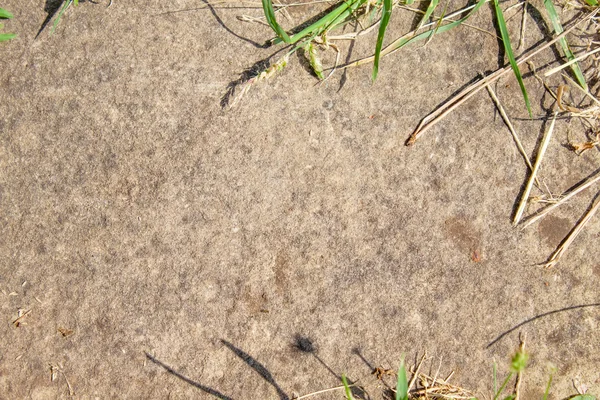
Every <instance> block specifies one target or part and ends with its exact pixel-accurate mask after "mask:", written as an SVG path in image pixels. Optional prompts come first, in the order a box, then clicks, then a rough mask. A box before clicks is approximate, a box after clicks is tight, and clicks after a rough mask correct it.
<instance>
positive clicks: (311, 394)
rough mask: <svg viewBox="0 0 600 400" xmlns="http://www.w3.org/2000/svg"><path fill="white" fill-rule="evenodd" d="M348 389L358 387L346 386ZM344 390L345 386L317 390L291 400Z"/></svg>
mask: <svg viewBox="0 0 600 400" xmlns="http://www.w3.org/2000/svg"><path fill="white" fill-rule="evenodd" d="M348 387H358V385H356V384H353V385H348ZM344 388H345V386H336V387H332V388H329V389H323V390H319V391H316V392H312V393H308V394H305V395H302V396H300V397H294V398H293V400H301V399H307V398H309V397H312V396H316V395H319V394H323V393H327V392H333V391H335V390H340V389H344Z"/></svg>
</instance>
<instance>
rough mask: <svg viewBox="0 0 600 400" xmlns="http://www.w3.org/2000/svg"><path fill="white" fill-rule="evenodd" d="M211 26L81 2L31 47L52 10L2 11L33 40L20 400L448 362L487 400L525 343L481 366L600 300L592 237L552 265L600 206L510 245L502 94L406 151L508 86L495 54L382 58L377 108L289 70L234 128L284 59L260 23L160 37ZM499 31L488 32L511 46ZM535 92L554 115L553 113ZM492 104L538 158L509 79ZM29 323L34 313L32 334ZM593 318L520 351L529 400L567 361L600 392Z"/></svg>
mask: <svg viewBox="0 0 600 400" xmlns="http://www.w3.org/2000/svg"><path fill="white" fill-rule="evenodd" d="M203 5H204V3H203V2H202V1H198V0H187V1H184V0H180V1H173V2H162V1H140V0H130V1H120V0H114V4H113V5H112V6H111V7H110V8H108V9H107V8H105V7H104V4H99V5H94V4H91V3H82V4H81V5H80V6H79V7H78V8H76V9H74V10H71V11H69V12H68V13H67V14H66V16H65V17H64V18H63V20H62V21H61V23H60V25H59V27H58V29H57V32H56V33H55V34H54V35H50V34H49V28H50V26H48V27H47V28H46V30H44V31H43V32H42V33H41V34H40V36H39V37H38V38H37V39H35V40H34V38H35V35H36V34H37V32H38V30H39V28H40V26H41V25H42V23H43V21H44V19H45V18H46V16H47V14H46V12H45V11H44V6H45V4H44V2H43V1H41V0H36V1H32V2H22V1H17V0H9V1H5V2H4V3H3V4H2V7H4V8H6V9H9V10H10V11H12V12H13V13H14V14H15V19H14V20H12V21H11V22H9V23H8V24H7V27H5V31H11V32H17V33H18V34H19V37H18V39H16V40H13V41H11V42H7V43H3V44H2V45H1V49H0V50H1V52H2V57H1V59H0V82H1V90H0V134H1V137H0V218H1V219H0V260H1V264H0V288H1V289H2V293H1V295H0V314H1V316H2V320H3V323H2V324H1V328H0V338H1V342H0V393H1V394H0V398H3V399H20V398H23V399H25V398H31V399H48V398H67V397H68V389H67V385H66V382H65V379H64V378H65V377H66V378H67V379H68V381H69V383H70V385H71V386H72V390H73V392H74V394H75V398H81V399H86V398H101V399H106V398H174V399H184V398H206V399H210V398H222V399H230V398H231V399H289V398H291V397H292V395H293V394H294V393H297V394H306V393H309V392H312V391H316V390H320V389H324V388H328V387H332V386H337V385H339V384H340V381H339V376H340V375H341V373H346V374H348V375H349V377H350V378H351V379H359V378H360V379H361V382H362V383H365V384H366V383H369V382H372V378H371V377H370V372H371V368H372V367H375V366H383V367H386V368H394V367H396V366H397V362H398V361H399V359H400V358H401V356H402V354H403V353H406V354H407V357H408V359H409V361H410V362H411V363H412V362H413V360H414V359H415V358H416V357H417V356H418V355H420V354H421V352H422V351H423V350H425V349H426V350H427V351H428V353H429V354H430V355H432V356H434V357H435V359H434V364H433V368H434V370H435V368H436V367H437V363H438V362H439V360H440V358H441V359H442V364H441V374H442V375H447V374H448V373H450V371H452V370H455V371H456V373H455V375H454V377H453V379H452V381H453V382H455V383H457V384H460V385H462V386H464V387H468V388H471V389H473V390H476V391H478V393H479V394H480V395H481V396H485V395H488V396H489V393H490V384H491V380H492V372H491V371H492V363H493V361H494V360H496V361H498V362H499V363H500V367H499V368H500V372H501V373H502V377H503V376H505V375H504V374H505V373H506V371H507V368H508V365H507V364H508V361H509V359H510V357H511V355H512V353H513V352H514V350H515V349H516V347H517V345H518V331H515V332H513V333H511V334H509V335H507V336H506V337H504V338H502V339H501V340H499V341H498V342H497V343H495V344H494V345H492V346H491V347H489V348H486V346H487V345H488V344H490V343H491V342H492V341H493V340H494V339H495V338H496V337H498V336H499V335H501V334H502V333H503V332H505V331H507V330H508V329H510V328H511V327H513V326H515V325H516V324H518V323H520V322H522V321H523V320H526V319H528V318H531V317H533V316H535V315H538V314H541V313H544V312H547V311H551V310H554V309H559V308H563V307H567V306H572V305H577V304H587V303H594V302H598V301H599V297H598V284H599V282H600V261H599V260H598V257H597V253H596V252H595V250H594V248H595V247H594V246H595V245H596V244H597V242H598V235H599V229H600V223H599V222H598V219H597V218H596V219H595V220H592V221H591V223H590V225H589V226H588V227H587V228H586V229H585V230H584V232H583V233H582V235H581V236H580V238H579V239H578V240H577V242H576V243H575V244H574V245H573V246H572V247H571V249H570V250H569V252H568V253H567V255H566V257H565V259H564V260H563V261H562V262H561V263H560V264H559V265H558V266H557V267H556V268H554V269H552V270H548V271H546V270H543V269H542V268H540V267H539V266H537V265H536V264H538V263H540V262H543V261H545V260H546V259H547V257H548V255H549V254H550V253H551V252H552V251H553V250H554V248H555V247H556V246H557V245H558V244H559V243H560V241H561V240H562V238H563V237H564V235H565V234H566V233H567V232H568V231H569V229H570V228H571V227H572V226H573V224H574V223H575V222H576V221H577V219H578V218H579V216H580V215H581V214H582V213H583V212H584V211H585V209H586V208H587V207H588V206H589V204H590V201H591V193H587V195H585V196H581V197H579V198H577V199H575V200H574V201H572V202H571V203H570V204H569V205H567V206H565V207H562V208H561V209H559V211H558V212H557V213H555V214H553V216H551V217H549V218H547V219H545V220H544V221H543V222H542V223H541V224H538V225H535V226H534V227H533V228H530V229H527V230H524V231H520V230H518V229H514V228H513V227H512V226H511V221H510V218H511V215H512V212H513V209H514V206H515V200H516V198H517V197H518V195H519V193H520V191H521V189H522V186H523V184H524V182H525V179H526V177H527V170H526V167H525V166H524V163H523V161H522V158H521V157H520V156H519V154H518V153H517V150H516V148H515V146H514V144H513V142H512V140H511V138H510V135H509V133H508V131H507V130H506V127H505V125H504V124H503V122H502V120H501V119H500V118H499V117H498V115H497V114H496V113H495V108H494V105H493V103H492V102H491V100H490V98H489V96H488V95H487V94H486V93H485V92H481V93H480V94H479V95H477V96H475V98H473V99H472V100H471V101H469V102H468V103H467V104H465V105H464V106H462V107H461V108H460V109H459V110H458V112H456V113H454V114H452V115H451V116H450V117H449V118H447V119H446V120H445V122H444V123H443V124H441V125H439V126H437V127H436V128H434V129H433V130H432V131H430V132H428V133H427V134H426V135H425V136H424V137H423V139H422V141H420V142H418V143H417V145H416V146H415V147H412V148H406V147H405V146H404V141H405V140H406V138H407V137H408V135H409V134H410V133H411V132H412V130H413V129H414V127H415V126H416V125H417V123H418V122H419V120H420V119H421V118H422V117H423V116H425V115H426V114H427V113H428V112H429V111H431V110H432V109H434V108H435V107H436V106H437V105H439V104H440V103H441V102H442V101H443V100H445V99H446V98H447V97H448V96H449V95H450V94H451V93H453V92H454V91H456V90H457V89H459V88H461V87H462V85H464V84H465V83H466V82H468V81H470V80H471V79H473V78H474V77H475V76H476V74H477V73H478V72H479V71H491V70H494V69H495V68H497V66H498V43H497V41H496V40H494V39H493V38H491V37H488V36H486V35H483V34H481V33H479V32H477V31H473V30H469V29H466V28H463V29H460V30H456V31H455V32H452V33H448V34H445V36H443V37H442V36H440V38H439V39H436V40H434V41H433V42H431V43H430V44H429V45H428V46H427V47H422V46H420V45H417V46H413V47H411V48H410V49H406V50H405V51H403V52H402V53H399V54H397V55H395V56H392V57H390V58H388V59H385V60H384V62H383V63H382V71H381V74H380V77H379V80H378V81H377V82H376V83H375V84H371V82H370V79H369V77H370V73H371V69H370V67H368V66H367V67H365V68H358V69H353V70H350V71H348V74H347V76H346V82H345V84H344V85H343V87H342V88H341V89H340V79H341V77H342V75H341V74H336V75H334V77H333V78H332V79H331V80H329V81H328V82H327V83H325V84H323V85H321V86H315V84H316V83H317V81H316V80H315V78H314V77H312V76H311V75H310V74H309V73H308V72H307V71H306V70H305V69H304V67H303V66H302V65H301V63H300V62H299V61H298V58H297V57H295V56H294V57H292V59H291V61H290V65H289V66H288V68H286V70H285V71H284V72H282V73H281V75H279V76H278V77H277V78H276V79H272V80H270V81H269V82H267V83H265V84H263V85H260V86H257V87H256V88H254V89H253V90H252V91H251V92H250V93H249V94H248V95H247V96H246V98H245V99H244V101H242V102H241V104H240V106H239V107H237V109H234V110H224V109H222V107H221V105H220V102H221V99H222V96H223V95H224V94H225V93H226V90H227V85H228V84H229V83H230V82H232V81H235V80H237V79H238V78H239V77H240V74H241V73H242V72H243V71H244V70H245V69H246V68H248V67H250V66H252V65H253V64H254V63H255V62H257V61H259V60H261V59H264V58H265V57H268V56H269V55H270V54H272V53H273V51H274V49H264V48H259V47H256V46H255V45H253V43H252V42H255V43H263V42H264V41H265V40H266V39H267V38H269V37H271V32H270V31H269V29H268V28H266V27H263V26H260V25H253V24H245V23H242V22H240V21H238V20H237V19H236V18H235V17H236V16H237V15H240V14H250V15H254V16H260V14H261V11H260V10H258V9H256V8H253V9H242V10H240V9H234V10H231V9H230V10H223V9H216V10H215V13H216V15H217V16H218V18H216V17H215V14H213V13H212V12H211V11H210V10H207V9H200V10H193V11H187V12H178V13H166V12H168V11H174V10H180V9H186V8H197V7H201V6H203ZM308 15H310V10H299V11H293V12H292V13H291V16H292V18H295V19H294V21H292V22H295V23H300V22H301V21H302V20H303V18H305V17H306V16H308ZM490 15H491V10H490V9H489V8H488V7H487V6H486V7H483V8H482V11H481V13H480V18H479V20H478V21H479V22H478V23H479V24H480V26H483V27H484V28H486V29H490V30H493V27H492V24H491V22H490ZM405 19H406V22H407V24H405V25H402V26H399V27H397V30H398V31H397V32H400V31H401V30H404V31H406V29H408V27H409V26H410V21H411V18H405ZM398 21H402V18H399V19H398ZM512 21H514V23H515V24H516V23H517V22H518V18H515V19H513V20H512ZM398 23H400V22H398ZM287 24H288V25H289V24H291V22H287ZM486 24H487V25H486ZM511 26H513V28H514V27H515V26H516V25H514V24H513V25H511ZM530 26H531V28H530V29H531V35H532V36H531V38H530V39H528V41H530V43H529V45H533V43H535V41H536V40H537V39H539V38H541V37H542V33H541V32H540V31H539V30H536V28H535V25H534V24H531V25H530ZM225 27H226V28H225ZM232 33H235V34H236V35H237V36H236V35H234V34H232ZM536 35H537V36H536ZM238 36H239V37H238ZM240 37H241V38H240ZM244 38H245V39H246V40H245V39H244ZM449 43H450V44H449ZM452 43H454V44H452ZM371 46H372V42H368V43H366V42H365V44H357V46H355V51H356V54H357V55H358V54H359V53H360V52H363V53H364V54H366V53H368V51H369V49H370V48H371ZM554 59H555V58H554V55H553V54H552V52H548V54H545V55H544V56H542V57H541V58H540V59H539V60H538V61H537V62H538V63H539V65H543V64H544V62H546V61H552V60H554ZM526 82H527V85H528V87H529V89H530V94H531V97H532V103H533V104H534V112H535V114H536V115H537V116H541V115H545V111H543V110H542V108H541V105H544V106H546V107H549V106H551V104H552V103H551V101H550V99H548V97H547V96H543V95H542V92H541V90H540V88H539V84H537V82H536V81H535V79H533V78H531V77H529V78H527V80H526ZM497 90H498V94H499V96H500V98H501V99H502V101H503V102H504V103H505V106H506V107H507V110H508V112H509V113H510V115H511V116H512V117H514V119H515V124H516V126H517V129H518V130H519V132H520V133H521V135H522V139H523V142H524V146H525V148H526V149H527V150H528V152H530V154H534V148H535V146H536V143H538V140H539V137H540V135H541V132H542V131H543V129H545V128H546V127H547V124H543V123H542V121H540V120H537V119H534V120H528V119H527V112H526V110H525V108H524V105H523V101H522V98H521V97H520V94H519V92H518V87H517V85H516V81H515V80H514V78H512V77H507V78H506V79H502V80H501V81H500V82H499V84H498V86H497ZM566 126H567V125H566V123H565V122H564V121H559V122H558V123H557V128H556V129H557V130H556V133H555V138H554V139H553V142H552V145H551V146H550V149H549V151H548V154H547V159H548V160H552V161H549V162H547V163H546V164H545V165H544V167H543V171H542V176H543V177H544V179H545V180H546V182H547V183H548V184H549V185H550V186H551V188H552V190H553V191H554V192H555V193H560V192H562V191H564V190H566V189H568V188H569V187H570V186H572V185H573V184H575V183H576V182H578V181H579V180H580V179H583V178H584V177H586V176H587V175H589V174H591V173H592V172H593V171H594V170H595V169H596V168H597V167H598V157H599V156H598V152H597V151H595V150H593V151H589V152H587V153H585V154H584V155H583V156H581V157H575V156H574V155H573V153H572V152H570V151H569V150H568V149H567V148H565V147H564V146H561V143H564V142H565V140H566ZM575 132H576V133H577V130H575ZM579 134H581V132H579ZM474 252H477V253H479V254H480V255H481V258H482V260H481V261H479V262H475V261H473V258H474ZM475 258H476V257H475ZM19 309H21V310H24V311H27V310H31V312H30V314H28V315H27V316H26V317H24V318H23V319H22V322H23V324H21V325H20V326H19V327H17V326H15V325H16V324H13V321H14V320H15V319H16V318H17V315H18V310H19ZM599 315H600V314H599V310H598V308H585V309H577V310H573V311H568V312H563V313H557V314H553V315H551V316H548V317H545V318H541V319H538V320H536V321H535V322H532V323H530V324H527V325H525V326H523V327H522V328H521V329H520V331H521V332H523V333H526V334H527V348H528V351H529V353H530V356H531V361H530V368H529V369H528V372H527V374H526V376H525V381H524V383H523V389H522V390H523V393H524V396H525V397H524V398H525V399H533V398H540V396H541V393H542V392H543V389H544V384H545V382H546V379H547V377H548V374H547V365H548V364H549V363H552V364H554V365H556V366H557V367H558V371H559V372H558V374H557V375H556V376H555V379H554V390H553V393H554V397H553V398H564V397H565V396H567V395H569V394H573V393H575V392H574V389H573V387H572V380H573V379H576V380H577V381H578V382H581V383H584V384H585V385H587V387H588V388H589V390H590V392H592V393H596V394H598V393H600V352H599V351H598V343H599V342H600V329H598V328H599V324H600V318H599ZM59 329H61V330H62V331H63V332H66V333H67V337H64V336H63V335H62V334H61V333H60V332H59V331H58V330H59ZM68 330H71V331H72V334H69V333H70V332H68ZM299 345H300V346H299ZM298 347H301V348H302V349H303V350H305V351H302V349H299V348H298ZM311 347H314V349H312V348H311ZM307 350H314V351H313V352H312V353H310V352H307ZM147 354H148V355H150V357H149V356H148V355H147ZM50 365H53V366H55V367H58V368H60V369H61V372H56V370H55V373H56V374H57V375H56V379H55V380H54V381H51V368H50ZM383 390H384V386H383V385H382V384H378V383H375V384H371V385H370V386H368V390H367V391H368V395H369V396H370V398H372V399H380V398H382V397H381V396H382V392H383ZM342 396H343V395H342V393H341V392H335V393H329V394H325V395H322V396H321V397H318V398H321V399H340V398H342ZM364 398H369V397H367V396H365V397H364Z"/></svg>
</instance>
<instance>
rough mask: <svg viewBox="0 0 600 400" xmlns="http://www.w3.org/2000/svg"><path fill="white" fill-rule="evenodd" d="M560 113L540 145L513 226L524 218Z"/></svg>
mask: <svg viewBox="0 0 600 400" xmlns="http://www.w3.org/2000/svg"><path fill="white" fill-rule="evenodd" d="M557 115H558V112H555V113H554V118H552V123H551V124H550V128H549V129H548V130H547V131H546V133H545V134H544V137H543V138H542V144H541V145H540V149H539V150H538V154H537V157H536V158H535V164H534V165H533V170H532V171H531V174H530V175H529V180H528V181H527V185H526V186H525V190H524V191H523V195H522V196H521V201H520V202H519V207H518V208H517V212H516V213H515V217H514V219H513V225H517V224H518V223H519V221H520V220H521V217H522V216H523V211H525V206H526V205H527V199H529V194H530V193H531V188H532V187H533V182H534V180H535V177H536V175H537V171H538V169H539V168H540V164H541V163H542V158H543V157H544V154H545V153H546V149H547V148H548V143H550V138H551V137H552V132H553V131H554V123H555V122H556V116H557Z"/></svg>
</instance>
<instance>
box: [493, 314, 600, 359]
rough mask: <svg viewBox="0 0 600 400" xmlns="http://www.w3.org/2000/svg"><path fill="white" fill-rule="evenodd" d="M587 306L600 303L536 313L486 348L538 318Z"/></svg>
mask: <svg viewBox="0 0 600 400" xmlns="http://www.w3.org/2000/svg"><path fill="white" fill-rule="evenodd" d="M587 307H600V303H592V304H581V305H577V306H570V307H565V308H560V309H558V310H552V311H548V312H545V313H543V314H539V315H536V316H535V317H531V318H529V319H526V320H525V321H523V322H521V323H520V324H517V325H515V326H513V327H512V328H510V329H509V330H507V331H506V332H504V333H502V334H501V335H500V336H498V337H497V338H496V339H494V340H492V341H491V342H490V344H488V345H487V346H485V348H486V349H489V348H490V347H492V346H493V345H495V344H496V343H498V342H499V341H500V340H502V338H504V337H505V336H506V335H508V334H509V333H512V332H514V331H516V330H517V329H519V328H520V327H522V326H523V325H525V324H528V323H530V322H533V321H535V320H536V319H540V318H542V317H547V316H548V315H552V314H557V313H559V312H563V311H571V310H577V309H580V308H587Z"/></svg>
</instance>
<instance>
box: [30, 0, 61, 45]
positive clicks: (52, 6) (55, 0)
mask: <svg viewBox="0 0 600 400" xmlns="http://www.w3.org/2000/svg"><path fill="white" fill-rule="evenodd" d="M62 3H63V2H62V0H46V5H45V6H44V11H46V13H47V14H48V15H46V19H44V22H42V26H41V27H40V29H39V30H38V33H37V34H36V35H35V38H36V39H37V38H38V36H40V34H41V33H42V31H43V30H44V28H46V26H47V25H48V24H49V23H50V21H52V18H54V16H55V15H56V13H57V12H58V10H59V9H60V6H61V5H62Z"/></svg>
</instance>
